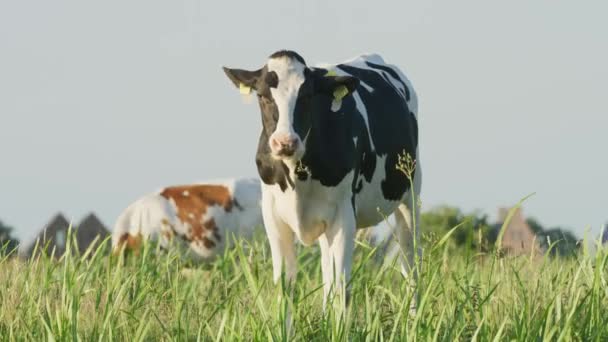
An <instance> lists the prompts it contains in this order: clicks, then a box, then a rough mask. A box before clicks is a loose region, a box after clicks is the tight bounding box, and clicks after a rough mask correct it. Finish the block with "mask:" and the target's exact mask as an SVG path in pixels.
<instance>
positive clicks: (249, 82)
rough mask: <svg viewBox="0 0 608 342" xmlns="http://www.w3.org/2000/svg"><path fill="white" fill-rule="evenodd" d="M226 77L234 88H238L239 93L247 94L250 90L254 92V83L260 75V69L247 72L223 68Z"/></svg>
mask: <svg viewBox="0 0 608 342" xmlns="http://www.w3.org/2000/svg"><path fill="white" fill-rule="evenodd" d="M222 69H224V72H225V73H226V76H228V78H229V79H230V80H231V81H232V83H234V86H235V87H237V88H239V89H240V90H241V92H249V91H251V89H253V90H256V83H257V82H258V79H259V78H260V75H261V74H262V69H259V70H255V71H249V70H242V69H230V68H226V67H223V68H222Z"/></svg>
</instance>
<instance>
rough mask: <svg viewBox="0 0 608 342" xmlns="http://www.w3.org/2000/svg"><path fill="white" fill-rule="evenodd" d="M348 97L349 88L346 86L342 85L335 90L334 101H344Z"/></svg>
mask: <svg viewBox="0 0 608 342" xmlns="http://www.w3.org/2000/svg"><path fill="white" fill-rule="evenodd" d="M346 95H348V88H346V86H345V85H341V86H339V87H338V88H336V90H334V100H338V101H340V100H342V99H343V98H344V96H346Z"/></svg>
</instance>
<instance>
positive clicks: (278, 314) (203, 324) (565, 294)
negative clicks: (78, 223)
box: [0, 235, 608, 341]
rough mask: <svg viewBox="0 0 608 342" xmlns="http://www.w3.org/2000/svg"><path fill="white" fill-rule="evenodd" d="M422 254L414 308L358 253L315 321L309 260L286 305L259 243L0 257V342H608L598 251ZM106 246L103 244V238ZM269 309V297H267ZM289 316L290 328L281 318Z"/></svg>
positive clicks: (307, 257) (392, 269)
mask: <svg viewBox="0 0 608 342" xmlns="http://www.w3.org/2000/svg"><path fill="white" fill-rule="evenodd" d="M445 241H446V240H441V241H440V242H438V243H437V244H436V245H434V246H433V245H431V246H428V245H427V246H425V247H426V248H425V249H424V255H423V258H422V260H423V261H422V265H421V278H420V284H421V285H420V301H419V303H418V310H417V312H416V314H415V316H412V315H410V312H409V303H410V301H411V299H412V297H413V291H412V289H411V288H410V286H408V282H406V281H405V280H404V279H403V277H402V276H401V274H400V272H399V268H398V267H396V265H391V264H390V263H389V264H387V265H379V264H377V263H375V262H374V258H373V257H371V255H372V253H373V252H374V251H373V250H372V249H371V248H370V247H368V246H366V245H364V244H359V245H358V247H357V250H356V261H355V265H354V267H353V272H354V274H353V279H352V297H351V298H352V301H351V305H350V306H349V308H348V311H347V313H346V314H345V315H343V316H341V315H339V314H336V313H335V312H334V311H333V310H332V309H329V310H327V311H326V312H323V310H322V289H321V286H322V282H321V271H320V262H319V251H318V249H317V248H316V247H312V248H300V247H299V266H300V269H299V273H298V279H297V283H296V286H295V289H294V290H293V295H292V296H289V295H287V293H291V291H290V290H289V291H288V290H285V289H284V288H285V287H284V286H281V285H279V286H274V285H273V284H272V282H271V279H272V267H271V259H270V251H269V248H268V247H267V245H266V242H265V239H264V236H263V235H262V236H259V237H258V238H257V239H256V240H255V241H254V242H253V243H251V244H247V243H239V244H238V246H237V248H235V249H233V250H230V251H228V252H226V253H225V255H223V256H222V257H221V258H219V259H218V260H217V261H216V262H214V263H212V264H210V265H190V263H189V261H187V260H184V259H183V258H181V257H179V256H178V255H177V254H176V253H172V252H169V253H157V252H156V251H155V249H154V248H153V246H151V245H148V246H147V247H146V249H144V251H143V252H142V253H140V254H139V255H130V256H129V257H128V258H126V260H123V259H122V257H111V256H109V255H107V253H104V250H99V251H90V253H89V254H88V255H87V256H85V257H79V256H76V255H74V254H73V253H72V251H73V250H74V249H73V248H69V249H68V252H67V253H66V255H64V256H63V257H61V258H59V259H56V260H54V259H50V258H47V257H40V258H36V259H32V260H29V261H24V260H20V259H16V258H10V259H9V258H4V259H0V307H1V309H0V339H1V340H27V341H41V340H68V339H69V340H74V339H79V340H85V341H90V340H116V341H140V340H205V341H211V340H214V341H215V340H230V341H232V340H237V341H252V340H264V341H266V340H301V341H331V340H353V341H381V340H397V341H404V340H424V341H427V340H439V341H454V340H471V339H476V340H483V341H488V340H494V339H496V340H518V341H531V340H537V341H540V340H577V341H606V340H608V310H607V308H608V284H607V283H606V281H607V278H608V277H607V276H608V270H607V265H606V262H607V260H608V253H606V251H604V250H602V249H601V248H600V250H599V251H598V252H597V253H596V254H594V255H589V254H586V253H581V254H580V255H578V256H576V257H573V258H567V259H560V258H549V257H531V256H521V257H498V255H500V253H488V254H475V253H469V254H468V255H465V254H456V255H454V252H453V251H452V249H448V248H447V244H445ZM105 243H108V241H106V242H105ZM279 298H280V299H279ZM288 311H290V312H291V315H292V320H293V324H291V327H290V324H289V322H288V320H287V319H286V317H288V315H287V312H288Z"/></svg>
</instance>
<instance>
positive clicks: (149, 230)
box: [112, 178, 262, 260]
mask: <svg viewBox="0 0 608 342" xmlns="http://www.w3.org/2000/svg"><path fill="white" fill-rule="evenodd" d="M260 200H261V191H260V181H259V180H258V179H249V178H246V179H231V180H226V181H217V182H205V183H198V184H190V185H180V186H170V187H166V188H163V189H161V190H159V191H158V192H156V193H153V194H149V195H146V196H143V197H141V198H139V199H138V200H136V201H135V202H133V203H132V204H131V205H129V206H128V207H127V208H126V209H125V210H124V211H123V212H122V213H121V214H120V216H119V217H118V219H117V221H116V224H115V226H114V231H113V233H112V246H113V247H114V251H115V252H119V251H121V250H122V249H123V248H125V249H130V250H134V251H138V250H139V248H140V246H141V244H142V242H143V240H145V239H158V240H159V244H160V246H161V247H162V248H168V247H169V246H170V245H173V244H181V245H184V244H185V245H186V246H188V247H189V249H190V250H191V251H192V252H194V256H196V257H199V258H202V259H205V260H207V259H211V258H213V257H215V256H216V255H218V254H219V253H222V252H223V251H224V248H226V246H229V244H227V242H228V241H229V240H230V238H231V237H232V235H234V236H235V237H238V238H251V237H252V235H253V233H254V231H255V228H256V227H261V226H262V212H261V208H260Z"/></svg>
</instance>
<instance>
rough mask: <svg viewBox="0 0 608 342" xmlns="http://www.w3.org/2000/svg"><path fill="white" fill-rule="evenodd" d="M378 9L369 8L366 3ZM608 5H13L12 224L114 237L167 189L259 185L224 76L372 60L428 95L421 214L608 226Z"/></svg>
mask: <svg viewBox="0 0 608 342" xmlns="http://www.w3.org/2000/svg"><path fill="white" fill-rule="evenodd" d="M370 4H373V5H370ZM606 13H608V3H607V2H605V1H595V2H591V1H587V2H582V1H576V2H575V1H555V0H552V1H523V0H519V1H503V2H500V3H497V2H489V1H468V0H463V1H418V2H411V1H402V0H401V1H392V2H386V3H382V4H381V2H369V1H366V2H356V1H350V0H349V1H331V4H327V2H326V1H321V0H308V1H299V2H287V1H246V2H236V1H222V2H219V1H218V2H207V1H205V2H203V1H194V0H188V1H163V2H158V1H149V0H147V1H124V0H121V1H116V0H104V1H98V2H96V3H91V2H86V3H85V2H83V1H65V0H55V1H27V2H26V1H1V2H0V129H1V133H0V163H1V165H0V219H1V220H3V221H5V222H6V223H8V224H10V225H13V226H15V227H16V228H17V229H18V235H19V236H20V237H22V238H26V237H29V236H31V235H32V234H33V233H34V231H36V230H38V229H40V228H41V226H42V225H43V224H44V223H45V222H46V221H47V220H48V219H49V218H50V217H51V216H52V215H53V214H54V213H55V212H57V211H58V210H61V211H63V212H64V213H65V214H67V215H68V216H69V217H71V218H74V219H75V220H76V221H78V220H80V219H81V217H82V216H83V215H84V214H85V213H86V212H88V211H90V210H94V211H96V212H97V213H98V214H99V215H100V217H101V218H102V220H103V221H104V222H105V223H106V224H107V225H108V226H112V225H113V223H114V219H115V217H116V216H117V215H118V213H119V212H120V210H121V209H122V208H124V207H125V206H126V205H128V204H129V203H130V202H131V201H133V200H134V199H136V198H137V197H138V196H140V195H142V194H144V193H147V192H151V191H153V190H154V189H156V188H158V187H160V186H163V185H169V184H175V183H188V182H191V181H196V180H204V179H208V178H218V177H225V176H243V175H255V172H256V171H255V167H254V165H255V164H254V153H255V146H256V144H257V136H258V133H259V127H260V123H259V113H258V107H257V105H255V104H249V105H247V104H244V103H243V102H242V101H241V99H240V97H239V95H238V92H236V91H235V90H234V89H233V87H232V86H231V84H230V83H229V81H228V80H227V79H225V76H224V74H223V73H222V71H221V68H220V67H221V66H222V65H228V66H236V67H244V68H254V67H259V66H261V65H262V63H264V60H265V58H266V56H267V55H269V54H270V53H272V52H274V51H275V50H278V49H283V48H289V49H294V50H296V51H298V52H299V53H300V54H302V55H303V56H304V58H305V59H306V60H307V61H308V62H309V64H314V63H317V62H339V61H342V60H345V59H348V58H350V57H353V56H355V55H357V54H359V53H363V52H377V53H380V54H382V55H383V56H384V57H385V59H386V60H387V61H388V62H390V63H393V64H397V65H399V66H400V67H401V68H402V69H403V70H404V71H405V72H406V74H407V75H408V76H409V78H410V79H411V80H412V82H413V83H414V86H415V87H416V90H417V92H418V94H419V98H420V130H421V133H420V136H421V142H420V146H421V160H422V163H423V169H424V171H423V174H424V176H423V178H424V181H423V195H422V197H423V203H424V206H425V207H426V208H428V207H430V206H433V205H438V204H451V205H456V206H459V207H461V208H463V209H464V210H473V209H481V210H483V211H485V212H487V213H489V214H491V215H492V216H494V215H495V211H496V207H497V206H501V205H509V204H513V203H515V202H516V201H517V200H518V199H519V198H521V197H523V196H525V195H526V194H528V193H531V192H536V193H537V195H536V196H535V197H533V198H531V199H530V200H529V201H528V202H527V203H526V205H525V213H527V214H530V215H533V216H536V217H537V218H538V219H540V221H541V222H543V223H544V224H546V225H564V226H569V227H571V228H573V229H574V231H575V232H576V233H577V234H579V235H580V234H581V233H582V232H583V230H584V229H585V228H586V227H591V228H592V229H593V231H594V232H597V231H599V228H600V225H601V224H602V223H604V222H605V221H607V220H608V199H607V197H606V196H607V193H608V180H607V179H606V175H607V172H606V170H608V161H607V160H608V159H607V158H606V151H605V150H606V147H607V146H608V133H607V132H608V131H607V129H606V127H608V101H607V100H606V98H607V94H606V90H607V89H608V87H607V86H606V84H607V83H606V82H607V79H608V63H607V62H606V61H608V44H606V41H608V39H607V33H608V23H607V21H606V20H605V19H606V18H605V16H606Z"/></svg>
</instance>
